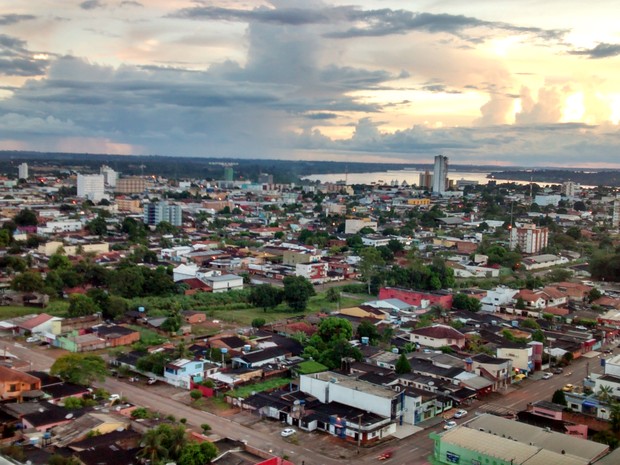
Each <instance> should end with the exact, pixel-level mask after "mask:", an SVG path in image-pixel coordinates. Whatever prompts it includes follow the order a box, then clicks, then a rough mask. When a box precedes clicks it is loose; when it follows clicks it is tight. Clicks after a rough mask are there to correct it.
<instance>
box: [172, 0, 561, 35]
mask: <svg viewBox="0 0 620 465" xmlns="http://www.w3.org/2000/svg"><path fill="white" fill-rule="evenodd" d="M172 16H173V17H177V18H185V19H196V20H224V21H235V22H257V23H270V24H278V25H290V26H299V25H310V24H332V25H337V24H340V23H355V24H356V25H355V26H354V27H350V28H349V29H346V30H344V31H332V32H329V33H327V34H325V35H326V37H331V38H340V39H346V38H354V37H381V36H389V35H394V34H406V33H408V32H412V31H426V32H430V33H440V32H443V33H449V34H453V35H455V36H458V37H460V38H461V39H465V40H467V41H469V42H472V43H479V42H484V41H485V40H486V39H487V38H488V37H486V36H484V35H473V34H467V33H466V32H465V31H468V30H471V29H474V28H485V29H489V30H500V31H505V32H509V33H513V34H522V35H532V36H535V37H537V38H539V39H544V40H560V39H562V37H564V35H565V34H566V33H567V31H566V30H563V29H542V28H538V27H522V26H515V25H513V24H509V23H504V22H497V21H484V20H481V19H478V18H473V17H469V16H464V15H451V14H447V13H444V14H433V13H416V12H412V11H407V10H392V9H389V8H384V9H378V10H362V9H359V8H357V7H353V6H344V7H324V8H315V9H308V8H277V9H276V8H265V7H261V8H255V9H253V10H241V9H233V8H219V7H203V6H198V7H192V8H184V9H181V10H179V11H177V12H176V13H174V14H173V15H172Z"/></svg>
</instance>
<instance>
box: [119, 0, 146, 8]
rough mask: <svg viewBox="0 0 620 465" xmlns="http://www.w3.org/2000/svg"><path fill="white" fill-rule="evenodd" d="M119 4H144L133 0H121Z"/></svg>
mask: <svg viewBox="0 0 620 465" xmlns="http://www.w3.org/2000/svg"><path fill="white" fill-rule="evenodd" d="M119 5H120V6H122V7H124V6H136V7H143V6H144V5H143V4H142V3H140V2H136V1H134V0H123V1H122V2H121V3H119Z"/></svg>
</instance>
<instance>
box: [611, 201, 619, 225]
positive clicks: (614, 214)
mask: <svg viewBox="0 0 620 465" xmlns="http://www.w3.org/2000/svg"><path fill="white" fill-rule="evenodd" d="M611 224H612V226H613V227H614V228H617V227H618V226H620V199H618V198H616V200H614V204H613V212H612V215H611Z"/></svg>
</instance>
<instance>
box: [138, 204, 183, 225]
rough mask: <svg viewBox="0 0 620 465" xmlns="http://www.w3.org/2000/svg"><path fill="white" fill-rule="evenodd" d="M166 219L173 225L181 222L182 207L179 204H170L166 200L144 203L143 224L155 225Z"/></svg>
mask: <svg viewBox="0 0 620 465" xmlns="http://www.w3.org/2000/svg"><path fill="white" fill-rule="evenodd" d="M162 221H166V222H168V223H170V224H171V225H173V226H181V225H182V224H183V209H182V208H181V206H180V205H170V204H169V203H168V202H154V203H147V204H146V205H144V224H148V225H149V226H156V225H158V224H159V223H161V222H162Z"/></svg>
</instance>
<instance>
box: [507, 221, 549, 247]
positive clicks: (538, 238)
mask: <svg viewBox="0 0 620 465" xmlns="http://www.w3.org/2000/svg"><path fill="white" fill-rule="evenodd" d="M548 239H549V229H547V228H540V227H538V226H536V225H535V224H524V225H523V226H520V227H516V226H513V227H512V229H511V230H510V248H511V249H512V250H514V249H516V248H517V246H518V247H519V248H520V249H521V252H523V253H526V254H537V253H538V252H540V251H541V250H542V249H544V248H545V247H547V241H548Z"/></svg>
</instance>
